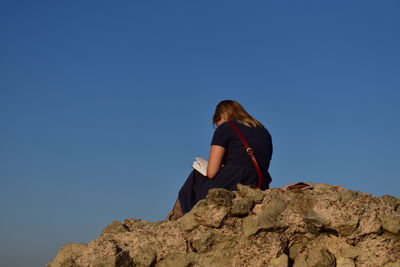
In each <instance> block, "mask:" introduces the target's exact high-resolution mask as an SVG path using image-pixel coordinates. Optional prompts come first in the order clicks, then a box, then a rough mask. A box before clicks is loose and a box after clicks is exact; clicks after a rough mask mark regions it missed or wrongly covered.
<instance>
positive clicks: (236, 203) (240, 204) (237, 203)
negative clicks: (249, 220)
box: [230, 198, 254, 217]
mask: <svg viewBox="0 0 400 267" xmlns="http://www.w3.org/2000/svg"><path fill="white" fill-rule="evenodd" d="M253 207H254V202H253V201H251V200H249V199H246V198H235V199H234V200H233V203H232V208H231V212H230V215H231V216H237V217H242V216H245V215H248V214H249V212H250V211H251V209H252V208H253Z"/></svg>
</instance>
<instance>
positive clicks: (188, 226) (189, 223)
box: [178, 212, 199, 231]
mask: <svg viewBox="0 0 400 267" xmlns="http://www.w3.org/2000/svg"><path fill="white" fill-rule="evenodd" d="M178 222H179V224H178V225H179V227H180V228H181V229H182V230H184V231H192V230H193V229H195V228H196V227H198V226H199V223H198V222H197V221H196V220H195V219H194V214H193V212H189V213H186V214H185V215H184V216H183V217H182V218H180V219H179V221H178Z"/></svg>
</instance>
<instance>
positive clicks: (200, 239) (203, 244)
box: [190, 232, 214, 253]
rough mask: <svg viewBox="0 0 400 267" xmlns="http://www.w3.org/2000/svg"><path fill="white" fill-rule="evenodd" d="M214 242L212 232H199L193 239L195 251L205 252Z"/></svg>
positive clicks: (192, 243)
mask: <svg viewBox="0 0 400 267" xmlns="http://www.w3.org/2000/svg"><path fill="white" fill-rule="evenodd" d="M213 242H214V235H213V233H212V232H205V233H203V232H198V233H197V234H196V235H195V236H194V237H193V238H192V240H191V242H190V243H191V245H192V247H193V249H194V251H195V252H199V253H204V252H207V251H209V250H210V249H211V246H212V244H213Z"/></svg>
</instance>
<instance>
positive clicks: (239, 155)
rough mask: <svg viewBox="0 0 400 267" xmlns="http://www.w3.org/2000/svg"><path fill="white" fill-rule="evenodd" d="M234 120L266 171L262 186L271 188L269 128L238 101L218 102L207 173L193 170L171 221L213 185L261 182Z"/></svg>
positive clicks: (231, 187)
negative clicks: (203, 173)
mask: <svg viewBox="0 0 400 267" xmlns="http://www.w3.org/2000/svg"><path fill="white" fill-rule="evenodd" d="M230 121H231V122H233V123H234V124H235V125H236V126H237V128H238V129H239V131H240V132H241V133H242V134H243V136H244V137H245V139H246V140H247V142H248V144H249V145H250V147H251V148H252V150H253V152H254V155H255V158H256V159H257V162H258V164H259V167H260V169H261V173H262V174H263V177H262V181H261V189H263V190H265V189H268V188H269V183H270V182H271V176H270V175H269V173H268V168H269V163H270V160H271V156H272V140H271V135H270V134H269V132H268V130H267V129H266V128H265V127H264V126H263V125H262V124H261V123H260V122H259V121H258V120H256V119H254V118H253V117H252V116H250V114H249V113H247V112H246V110H245V109H244V108H243V107H242V106H241V105H240V104H239V103H238V102H236V101H233V100H224V101H221V102H220V103H218V105H217V107H216V110H215V113H214V116H213V124H214V125H217V126H218V127H217V129H216V130H215V132H214V136H213V138H212V141H211V148H210V156H209V160H208V166H207V176H203V175H202V174H201V173H199V172H198V171H196V170H193V171H192V172H191V174H190V175H189V177H188V178H187V180H186V182H185V183H184V185H183V186H182V188H181V190H180V191H179V195H178V199H177V201H176V203H175V206H174V208H173V210H172V211H171V213H170V214H169V217H168V218H169V219H170V220H176V219H178V218H179V217H181V216H183V214H185V213H187V212H189V211H190V210H191V209H192V207H193V206H194V205H195V204H196V203H197V202H198V201H199V200H201V199H204V198H205V197H206V196H207V193H208V190H209V189H211V188H225V189H228V190H231V191H233V190H236V185H237V184H239V183H240V184H244V185H250V186H257V185H258V175H257V171H256V168H255V167H254V165H253V162H252V160H251V159H250V157H249V154H247V152H246V149H245V146H244V145H243V143H242V141H241V140H240V138H239V136H238V134H237V133H236V132H235V131H234V129H233V128H232V126H231V125H230V123H229V122H230Z"/></svg>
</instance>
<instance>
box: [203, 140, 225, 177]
mask: <svg viewBox="0 0 400 267" xmlns="http://www.w3.org/2000/svg"><path fill="white" fill-rule="evenodd" d="M224 154H225V148H224V147H222V146H217V145H212V146H211V149H210V156H209V157H208V166H207V177H208V178H209V179H213V178H214V177H215V176H216V175H217V173H218V172H219V170H220V169H221V166H222V159H223V158H224Z"/></svg>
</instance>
